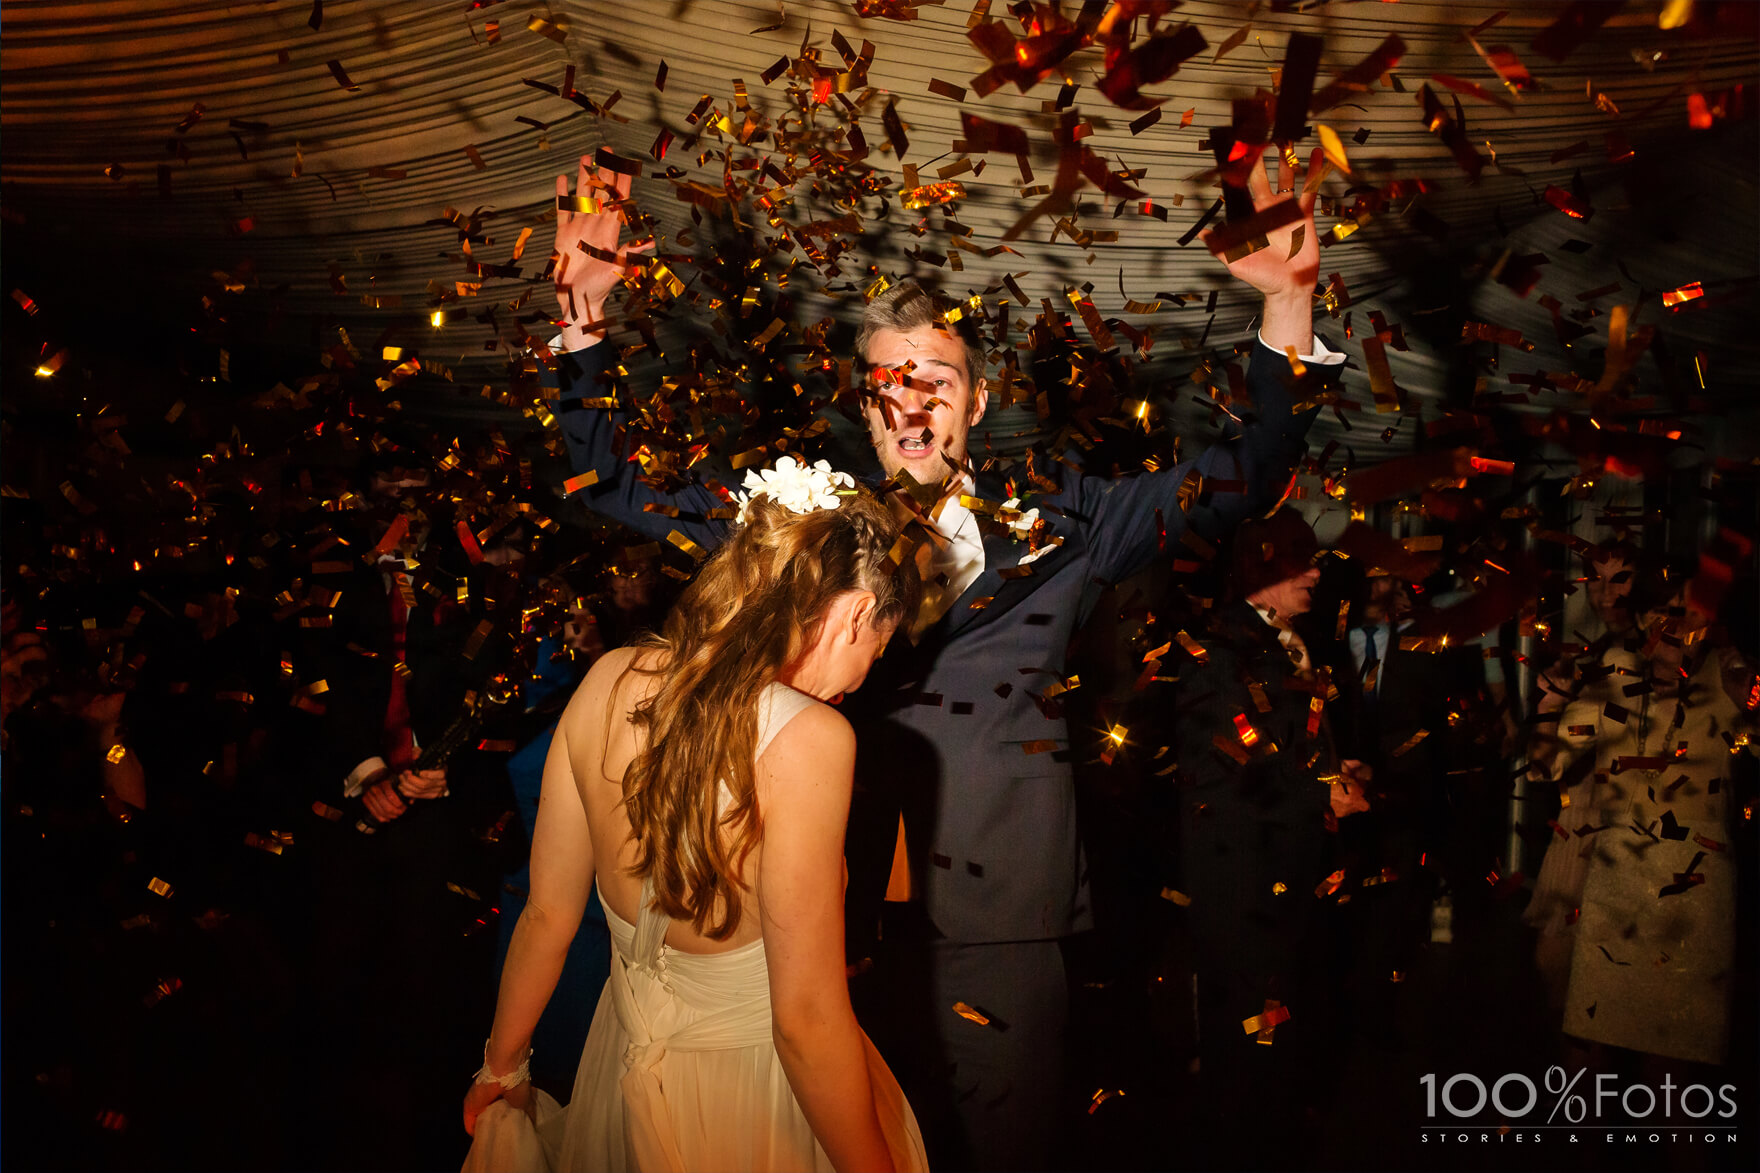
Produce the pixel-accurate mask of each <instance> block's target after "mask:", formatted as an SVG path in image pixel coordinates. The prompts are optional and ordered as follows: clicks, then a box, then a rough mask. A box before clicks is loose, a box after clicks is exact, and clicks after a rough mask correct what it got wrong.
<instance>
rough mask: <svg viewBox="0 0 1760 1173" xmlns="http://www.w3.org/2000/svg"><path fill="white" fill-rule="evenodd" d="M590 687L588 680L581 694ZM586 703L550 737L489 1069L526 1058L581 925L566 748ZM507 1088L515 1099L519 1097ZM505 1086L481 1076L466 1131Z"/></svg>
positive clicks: (581, 814) (500, 1069)
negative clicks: (526, 889) (527, 890)
mask: <svg viewBox="0 0 1760 1173" xmlns="http://www.w3.org/2000/svg"><path fill="white" fill-rule="evenodd" d="M589 691H591V690H590V689H589V688H587V687H586V686H583V687H582V688H581V690H580V692H579V693H577V694H576V701H577V702H579V701H581V700H582V699H583V697H584V695H585V694H587V693H588V692H589ZM582 715H583V711H582V707H577V705H576V704H570V705H569V707H568V709H567V710H565V711H564V713H563V717H562V722H561V724H560V725H558V726H557V729H556V735H555V737H554V738H552V739H551V742H550V753H549V756H548V757H546V758H545V760H544V781H543V787H542V790H541V791H540V796H539V801H538V825H537V828H536V829H535V830H534V832H533V834H532V869H531V876H532V888H531V895H530V897H529V898H528V899H527V901H526V906H525V909H524V910H523V911H522V912H521V913H520V914H519V923H518V924H517V925H515V926H514V930H513V940H512V941H511V942H510V943H509V945H508V948H507V961H506V964H505V965H503V966H502V970H501V993H500V996H499V997H498V998H497V999H496V1002H495V1023H494V1026H493V1027H492V1028H491V1029H490V1031H489V1046H488V1053H487V1056H486V1061H487V1063H488V1067H489V1072H490V1074H491V1075H504V1074H507V1073H508V1072H511V1071H514V1070H517V1069H518V1067H519V1065H520V1064H521V1063H522V1062H523V1061H524V1059H525V1057H526V1054H527V1047H528V1045H529V1044H530V1042H531V1038H532V1030H533V1029H534V1028H535V1027H536V1026H537V1025H538V1017H539V1016H540V1015H541V1014H543V1013H544V1006H545V1004H546V1003H548V1002H549V1001H550V995H551V994H552V993H554V992H555V990H556V981H557V979H558V978H559V977H560V976H561V975H562V964H563V961H564V960H566V958H567V957H568V947H569V944H570V942H572V941H573V940H574V935H575V932H576V930H578V929H579V928H580V924H581V914H582V913H583V912H584V911H585V909H586V904H587V894H588V892H589V891H590V890H591V889H592V885H593V840H592V837H591V835H590V834H589V833H588V830H587V814H586V810H585V809H584V808H583V807H582V805H581V798H580V792H579V791H578V790H576V789H575V784H574V770H573V766H572V764H571V761H570V755H569V742H570V737H569V730H570V727H571V726H575V727H577V733H576V736H577V737H578V736H579V735H580V734H579V731H578V722H579V719H580V718H581V716H582ZM526 1090H527V1089H524V1088H521V1089H520V1090H519V1097H514V1096H511V1095H510V1097H509V1098H510V1099H513V1100H514V1102H515V1103H516V1105H519V1106H523V1104H522V1103H521V1098H523V1096H524V1095H525V1094H526ZM500 1094H501V1089H500V1086H499V1085H497V1084H493V1083H478V1084H473V1085H472V1086H471V1090H470V1094H468V1095H467V1096H466V1097H465V1104H464V1130H465V1131H466V1132H467V1133H472V1134H473V1135H474V1134H475V1130H476V1118H477V1114H478V1113H479V1112H481V1111H482V1110H483V1109H484V1108H486V1107H488V1106H489V1105H490V1104H492V1103H494V1102H495V1100H496V1099H497V1098H498V1097H499V1096H500Z"/></svg>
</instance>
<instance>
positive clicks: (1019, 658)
mask: <svg viewBox="0 0 1760 1173" xmlns="http://www.w3.org/2000/svg"><path fill="white" fill-rule="evenodd" d="M607 353H609V352H607V351H606V348H605V347H604V346H603V345H600V346H597V347H593V348H590V349H588V350H585V351H578V352H574V353H571V354H564V355H561V356H560V359H561V376H562V401H563V414H562V424H563V434H564V435H565V437H566V438H567V441H568V446H569V453H570V457H571V460H572V463H573V465H574V470H575V472H576V473H577V474H580V473H585V472H588V471H591V472H594V473H596V474H597V476H598V483H597V484H595V485H593V486H592V487H590V488H588V489H587V490H585V497H586V502H585V503H586V504H587V506H588V507H589V508H591V509H593V510H595V511H598V512H601V513H604V514H606V515H608V516H611V517H614V518H615V519H617V520H618V521H621V522H623V523H624V524H626V525H628V526H630V527H631V528H633V529H636V530H638V531H640V532H642V533H644V534H649V535H652V536H654V537H656V538H660V539H664V538H665V537H666V535H667V534H668V533H669V532H670V531H672V530H678V531H679V532H681V533H683V534H684V535H685V536H687V537H689V538H691V539H692V540H693V541H695V542H696V543H697V544H699V545H701V546H703V547H704V548H712V547H713V546H714V545H716V544H717V543H719V541H720V540H721V538H722V536H723V535H724V534H725V533H726V531H727V523H725V522H720V521H710V520H708V519H707V518H706V517H705V516H704V515H705V514H707V513H708V512H709V511H710V510H713V509H717V508H722V507H723V502H721V501H720V500H719V499H717V498H716V497H715V496H714V495H713V494H712V493H710V492H709V491H708V490H707V489H705V488H703V487H701V486H699V485H696V484H692V485H689V486H687V487H685V488H684V489H683V490H681V491H680V492H677V493H672V494H661V493H657V492H655V491H654V490H652V489H650V488H648V487H647V486H646V485H644V484H642V483H641V481H640V480H639V479H638V476H637V473H638V471H639V469H638V468H637V466H636V465H634V464H632V463H630V462H628V461H627V460H624V459H620V458H619V455H618V453H617V452H616V451H615V448H616V444H615V436H616V429H617V427H618V425H619V423H620V422H621V418H622V417H621V415H620V414H619V413H615V412H612V411H609V410H604V409H598V408H588V407H585V406H582V405H579V404H576V405H575V406H573V407H572V408H571V406H570V404H571V401H578V400H580V399H583V398H589V399H592V398H601V397H603V396H606V395H608V394H609V393H610V391H609V389H608V387H607V386H606V385H605V384H604V383H602V382H601V380H600V375H601V371H602V370H603V369H604V363H605V362H606V357H605V356H606V354H607ZM1308 370H1309V372H1310V374H1309V376H1308V379H1309V380H1310V382H1309V383H1308V384H1307V385H1306V386H1304V388H1303V390H1302V391H1301V392H1300V393H1299V394H1296V393H1295V392H1296V386H1295V384H1296V380H1295V379H1294V378H1293V376H1292V372H1291V370H1290V366H1289V363H1288V361H1287V360H1286V359H1285V358H1284V357H1283V356H1282V355H1280V354H1278V353H1277V352H1276V351H1273V350H1271V349H1270V348H1269V347H1267V346H1265V345H1264V344H1263V343H1260V344H1258V345H1257V346H1255V348H1254V354H1253V358H1252V362H1251V365H1250V369H1249V373H1248V378H1247V387H1248V391H1249V394H1250V397H1251V400H1252V404H1251V406H1250V407H1246V408H1244V409H1237V414H1239V415H1240V416H1241V418H1242V419H1243V421H1244V423H1245V427H1244V428H1238V429H1236V428H1232V427H1231V432H1234V433H1235V434H1234V435H1233V436H1232V437H1231V438H1230V439H1228V440H1226V441H1223V442H1218V443H1216V444H1214V445H1212V446H1211V447H1210V449H1209V450H1208V451H1206V452H1205V453H1204V454H1203V455H1202V456H1200V457H1198V458H1197V459H1196V460H1194V461H1187V462H1185V463H1183V464H1180V465H1179V466H1177V467H1175V468H1172V469H1168V470H1165V471H1160V472H1154V473H1143V474H1140V475H1137V476H1131V477H1124V478H1118V479H1107V478H1102V477H1092V476H1078V475H1074V474H1067V475H1065V476H1064V478H1063V483H1062V484H1061V485H1060V486H1059V488H1058V489H1057V491H1055V492H1048V493H1044V494H1041V495H1038V496H1037V497H1035V498H1033V499H1030V500H1029V501H1028V502H1027V504H1029V505H1033V506H1037V507H1038V508H1039V510H1040V515H1041V517H1042V518H1043V519H1044V520H1045V521H1046V522H1047V523H1048V524H1049V527H1050V535H1049V536H1050V537H1054V538H1061V539H1062V544H1061V545H1059V546H1057V547H1056V548H1055V549H1052V550H1050V551H1048V552H1045V553H1043V554H1042V555H1041V556H1040V557H1038V558H1037V559H1035V560H1034V561H1032V562H1031V563H1030V564H1029V565H1027V566H1025V567H1022V568H1021V569H1024V570H1025V571H1027V573H1025V574H1014V573H1009V574H1007V575H1005V574H1004V572H1005V571H1011V568H1014V567H1017V566H1018V565H1019V564H1020V561H1021V558H1022V556H1023V555H1025V554H1026V553H1027V550H1028V548H1027V544H1026V543H1025V542H1022V541H1016V540H1014V539H1013V538H1012V537H1011V536H1010V535H1009V534H1008V533H1007V531H1006V530H1003V529H1002V528H1001V527H987V530H986V532H985V534H984V570H983V573H981V574H980V575H979V576H978V577H977V579H976V580H975V581H974V582H973V583H972V584H971V585H970V586H969V587H968V588H967V589H966V591H965V592H964V594H963V595H961V596H960V598H959V599H957V600H956V601H955V602H954V603H953V604H952V606H951V607H950V608H949V610H948V611H947V612H946V614H945V615H943V616H942V617H941V619H940V620H939V621H938V622H936V623H935V624H933V625H932V626H930V627H929V629H928V630H927V631H926V632H924V633H923V634H922V636H921V638H920V639H919V640H918V641H917V642H916V643H915V644H914V645H913V644H912V642H911V641H910V640H908V639H906V638H904V636H903V634H902V633H901V635H900V637H899V638H897V639H894V640H893V641H892V644H891V646H890V648H889V649H888V652H887V654H886V656H885V657H884V658H883V659H882V660H881V662H880V663H879V664H877V665H876V666H875V668H874V671H873V673H872V674H871V675H870V677H869V680H868V682H867V684H866V685H865V686H864V687H863V688H862V689H861V691H860V692H859V693H858V694H857V695H856V696H855V697H854V698H852V700H851V701H850V702H846V704H845V706H844V707H845V711H846V713H847V714H848V716H849V717H850V720H851V722H852V724H854V725H855V727H856V733H857V782H858V790H857V795H858V802H857V806H856V810H855V811H854V812H853V813H852V819H851V828H850V841H849V847H848V854H849V857H850V873H851V878H850V904H851V921H850V936H851V939H852V941H857V942H859V941H861V940H863V939H864V938H866V937H870V936H871V935H872V934H873V932H874V928H873V926H874V925H875V924H876V923H877V921H878V920H879V911H880V900H881V895H882V893H883V891H884V888H885V884H886V875H887V865H888V864H890V862H891V859H892V845H893V840H894V831H895V829H896V827H897V825H898V814H899V813H900V812H901V811H902V813H903V815H904V819H905V824H906V839H907V842H908V843H909V845H910V864H911V870H912V873H913V879H914V884H913V889H914V891H915V892H917V893H919V894H921V895H922V897H923V905H922V909H923V912H924V913H925V914H926V921H925V922H924V932H923V933H922V934H920V935H921V936H922V937H923V938H926V939H922V940H919V941H917V942H914V943H913V944H912V945H911V946H910V947H907V948H906V949H905V950H904V952H903V954H902V955H903V956H905V957H908V958H909V959H910V963H909V964H906V965H905V967H904V969H902V970H899V971H897V972H893V973H890V974H888V973H886V972H885V971H886V964H885V963H884V961H883V964H882V967H881V972H880V973H876V974H875V975H872V977H873V978H875V979H878V984H880V985H881V986H882V987H883V988H885V989H888V990H890V991H891V993H892V998H893V1000H894V1002H895V1003H896V1002H897V1001H898V1000H899V999H906V998H908V999H913V1000H915V1001H916V1002H917V1005H916V1006H915V1007H913V1008H912V1009H913V1010H915V1011H916V1014H915V1017H914V1021H911V1020H910V1015H908V1014H907V1015H906V1019H905V1023H904V1025H903V1029H901V1030H899V1040H898V1041H897V1042H896V1045H895V1047H894V1048H893V1049H890V1050H889V1047H888V1040H887V1037H886V1036H887V1033H888V1031H887V1024H884V1023H876V1024H873V1025H871V1026H870V1029H871V1030H872V1031H873V1033H874V1034H875V1035H876V1042H877V1043H878V1044H879V1045H880V1046H881V1050H882V1052H883V1053H886V1054H887V1057H888V1059H889V1061H890V1062H892V1063H893V1065H894V1067H895V1068H896V1069H897V1072H898V1075H899V1077H900V1080H901V1082H903V1083H904V1085H905V1090H906V1091H907V1092H908V1093H911V1096H912V1104H913V1106H914V1107H915V1109H916V1111H917V1113H918V1115H919V1117H920V1119H921V1120H922V1124H923V1128H924V1135H925V1138H926V1139H927V1140H928V1141H929V1142H930V1146H931V1147H930V1152H931V1155H932V1157H933V1158H934V1159H935V1160H936V1161H937V1163H938V1164H940V1165H942V1166H946V1165H949V1164H953V1165H975V1166H979V1167H992V1168H1031V1167H1044V1166H1046V1165H1047V1164H1049V1163H1050V1162H1052V1161H1053V1160H1055V1159H1056V1157H1055V1155H1054V1153H1053V1152H1052V1151H1051V1149H1050V1143H1051V1138H1052V1137H1053V1136H1054V1135H1055V1122H1056V1120H1057V1117H1058V1114H1059V1113H1058V1111H1057V1108H1058V1093H1059V1091H1060V1090H1061V1087H1060V1081H1061V1079H1062V1036H1063V1021H1064V1015H1065V1013H1066V1004H1067V1003H1066V997H1067V995H1066V989H1065V985H1064V976H1063V965H1062V960H1061V954H1060V951H1059V949H1058V946H1057V941H1058V939H1059V938H1062V937H1067V936H1069V935H1070V934H1072V933H1075V932H1079V931H1081V930H1083V929H1085V928H1088V927H1089V926H1090V924H1091V918H1090V912H1089V909H1088V904H1087V882H1086V875H1085V867H1084V865H1083V862H1082V849H1081V844H1080V841H1079V839H1078V836H1077V827H1076V801H1075V785H1074V775H1073V772H1072V769H1071V766H1070V764H1069V761H1068V758H1069V754H1068V753H1067V752H1058V751H1066V750H1068V748H1069V747H1070V741H1069V728H1068V725H1067V723H1066V722H1065V721H1064V720H1063V719H1062V718H1061V717H1057V718H1054V719H1048V718H1047V717H1046V716H1045V714H1044V712H1043V711H1042V710H1041V708H1040V707H1039V705H1038V703H1036V701H1035V700H1034V698H1033V696H1032V695H1031V694H1032V693H1038V692H1042V691H1043V689H1044V688H1045V686H1046V685H1047V684H1050V683H1051V682H1053V681H1054V680H1061V679H1063V675H1064V657H1065V649H1066V648H1067V647H1068V645H1069V642H1070V637H1071V636H1072V635H1073V634H1074V632H1075V631H1076V629H1077V628H1078V627H1079V626H1080V625H1081V623H1082V621H1083V620H1085V619H1086V618H1087V612H1088V610H1089V608H1090V607H1091V606H1092V605H1093V602H1094V600H1095V598H1096V597H1097V595H1098V593H1099V592H1098V586H1099V584H1103V583H1113V582H1117V581H1118V580H1120V579H1123V578H1125V577H1127V576H1129V575H1131V574H1134V573H1136V572H1137V571H1139V570H1141V569H1143V568H1144V567H1145V566H1147V565H1148V564H1149V563H1150V562H1151V561H1153V560H1154V559H1155V558H1156V557H1157V555H1158V553H1159V551H1160V550H1161V549H1162V545H1163V542H1164V541H1165V543H1166V548H1167V549H1170V550H1172V549H1177V548H1178V547H1179V544H1180V535H1181V533H1182V531H1183V530H1184V529H1186V528H1187V527H1188V526H1189V527H1191V528H1192V529H1193V530H1194V531H1195V532H1196V533H1198V534H1199V535H1200V536H1202V537H1205V538H1207V539H1211V540H1215V539H1217V538H1220V537H1222V536H1224V535H1226V533H1227V532H1228V531H1229V530H1231V529H1232V528H1233V527H1234V525H1235V524H1236V523H1238V522H1239V521H1240V520H1242V519H1243V518H1245V517H1247V516H1249V515H1254V514H1262V513H1264V512H1266V511H1267V510H1269V509H1270V508H1271V507H1272V506H1273V505H1274V504H1275V503H1276V502H1277V500H1278V499H1279V497H1280V496H1281V494H1282V491H1283V488H1284V486H1285V485H1286V484H1287V482H1288V480H1289V477H1290V474H1291V471H1292V469H1293V468H1294V466H1295V464H1296V462H1297V461H1298V460H1299V458H1300V456H1301V454H1302V451H1303V448H1304V436H1305V435H1306V432H1307V429H1308V425H1309V424H1310V423H1311V422H1312V420H1313V416H1314V412H1312V411H1307V412H1303V413H1301V414H1299V415H1298V414H1295V413H1293V412H1292V410H1291V408H1292V404H1293V403H1294V402H1295V401H1296V399H1297V398H1306V397H1307V396H1308V395H1309V394H1310V393H1312V392H1313V391H1317V390H1319V389H1320V384H1319V380H1324V379H1328V378H1331V377H1333V375H1335V374H1336V371H1337V368H1336V367H1332V368H1327V367H1320V366H1316V365H1313V364H1310V365H1309V366H1308ZM1054 467H1055V466H1054ZM1194 469H1195V470H1196V471H1197V472H1199V473H1201V474H1202V476H1203V477H1204V478H1205V479H1206V480H1207V481H1210V482H1211V483H1212V486H1213V487H1212V488H1211V489H1210V490H1206V491H1204V492H1202V493H1201V494H1200V495H1199V496H1198V497H1196V498H1195V499H1194V500H1193V502H1192V505H1191V508H1189V509H1185V510H1182V509H1181V508H1180V504H1179V488H1180V485H1181V484H1182V483H1183V482H1184V481H1185V479H1186V477H1187V474H1188V473H1190V472H1192V471H1194ZM1216 482H1222V484H1221V485H1220V487H1215V486H1216ZM975 488H976V495H977V496H979V497H981V498H985V499H988V500H991V501H1000V500H1001V499H1002V497H1003V490H1002V487H1001V485H1000V484H999V483H995V482H993V481H992V480H991V479H989V478H986V477H985V476H983V475H980V476H979V477H978V480H977V484H976V486H975ZM647 504H655V505H663V506H668V507H676V508H677V509H678V510H679V515H678V516H677V517H671V516H668V515H667V514H665V513H654V512H647V511H644V509H643V506H644V505H647ZM1158 514H1159V517H1158ZM1163 534H1165V536H1163ZM1023 669H1034V670H1037V671H1035V672H1033V673H1032V674H1025V675H1024V674H1023V672H1022V670H1023ZM1047 742H1051V743H1054V747H1052V748H1047V747H1046V745H1045V744H1044V743H1047ZM892 955H893V956H894V958H895V963H896V958H897V957H898V956H900V954H899V953H898V951H897V950H892ZM881 956H882V958H883V959H884V958H885V957H886V956H887V952H885V951H883V952H882V953H881ZM906 970H912V971H914V972H906ZM956 1002H960V1003H964V1004H965V1005H966V1006H968V1007H972V1008H975V1009H976V1010H978V1011H980V1012H982V1014H984V1015H986V1016H988V1017H989V1018H990V1019H991V1020H992V1021H991V1023H990V1025H988V1026H985V1025H980V1024H978V1023H977V1022H974V1021H972V1019H971V1018H969V1017H966V1016H962V1015H960V1014H958V1013H956V1012H955V1011H954V1009H953V1006H954V1003H956ZM925 1045H928V1046H929V1049H930V1051H931V1052H932V1054H929V1055H927V1056H924V1055H917V1056H910V1055H907V1054H903V1053H900V1052H901V1051H902V1050H904V1049H909V1048H912V1047H918V1048H920V1047H924V1046H925ZM913 1060H914V1061H913ZM913 1069H914V1070H913ZM913 1076H914V1078H913ZM938 1140H939V1141H940V1142H941V1143H939V1144H938V1143H937V1142H938ZM938 1149H939V1152H938V1151H937V1150H938Z"/></svg>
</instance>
